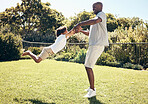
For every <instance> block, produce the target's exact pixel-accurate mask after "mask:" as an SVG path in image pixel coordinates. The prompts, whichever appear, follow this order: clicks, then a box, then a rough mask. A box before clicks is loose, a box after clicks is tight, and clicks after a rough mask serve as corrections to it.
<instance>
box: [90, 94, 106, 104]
mask: <svg viewBox="0 0 148 104" xmlns="http://www.w3.org/2000/svg"><path fill="white" fill-rule="evenodd" d="M88 100H89V102H90V103H89V104H104V103H101V102H100V101H99V100H97V99H96V96H94V97H92V98H88Z"/></svg>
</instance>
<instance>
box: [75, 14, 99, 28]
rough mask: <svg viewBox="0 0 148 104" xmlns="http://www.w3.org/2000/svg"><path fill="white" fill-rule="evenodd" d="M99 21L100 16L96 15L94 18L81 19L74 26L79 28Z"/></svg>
mask: <svg viewBox="0 0 148 104" xmlns="http://www.w3.org/2000/svg"><path fill="white" fill-rule="evenodd" d="M99 22H102V19H101V18H100V17H98V18H96V19H91V20H86V21H82V22H80V23H78V24H77V25H76V26H75V27H74V28H80V27H81V26H86V25H94V24H97V23H99Z"/></svg>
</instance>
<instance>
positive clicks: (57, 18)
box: [0, 0, 65, 42]
mask: <svg viewBox="0 0 148 104" xmlns="http://www.w3.org/2000/svg"><path fill="white" fill-rule="evenodd" d="M49 6H50V3H41V1H40V0H22V3H21V4H20V5H19V4H17V6H16V7H12V8H7V9H6V10H5V11H4V12H2V13H0V20H1V22H0V26H5V25H6V24H9V25H10V26H11V31H12V32H13V33H17V34H21V35H22V36H23V39H25V40H28V39H30V38H32V39H30V40H31V41H43V40H42V38H40V39H37V40H36V39H35V38H34V37H35V36H36V37H39V35H42V36H45V35H46V36H47V33H48V37H49V38H50V34H51V35H53V34H54V31H55V29H56V28H58V27H59V26H61V25H64V24H63V21H64V20H65V17H64V16H63V15H62V14H61V13H59V12H58V11H56V10H54V9H51V8H50V7H49ZM32 35H33V36H32ZM52 39H55V38H52ZM47 40H51V39H47ZM44 41H45V42H46V40H44ZM51 41H52V42H53V41H54V40H51ZM48 42H49V41H48Z"/></svg>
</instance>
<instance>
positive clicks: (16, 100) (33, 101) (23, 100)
mask: <svg viewBox="0 0 148 104" xmlns="http://www.w3.org/2000/svg"><path fill="white" fill-rule="evenodd" d="M13 100H14V101H15V102H18V103H25V102H31V103H32V104H56V103H45V102H42V101H39V100H37V99H17V98H15V99H13Z"/></svg>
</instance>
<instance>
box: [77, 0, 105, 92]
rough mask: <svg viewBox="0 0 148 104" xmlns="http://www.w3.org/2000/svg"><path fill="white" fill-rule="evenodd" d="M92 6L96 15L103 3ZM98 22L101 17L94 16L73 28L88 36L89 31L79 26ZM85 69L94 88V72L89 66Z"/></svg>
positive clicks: (91, 86) (100, 20)
mask: <svg viewBox="0 0 148 104" xmlns="http://www.w3.org/2000/svg"><path fill="white" fill-rule="evenodd" d="M92 7H93V12H94V14H96V15H97V14H98V13H99V12H101V11H102V7H103V5H102V3H94V4H93V6H92ZM99 22H102V19H101V18H99V17H98V18H96V19H90V20H86V21H82V22H80V23H78V24H77V25H76V26H75V27H74V29H75V31H76V33H78V32H82V33H83V34H85V35H87V36H89V31H84V30H81V26H86V25H94V24H97V23H99ZM85 69H86V72H87V76H88V80H89V84H90V88H91V89H93V90H94V74H93V70H92V68H89V67H85Z"/></svg>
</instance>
